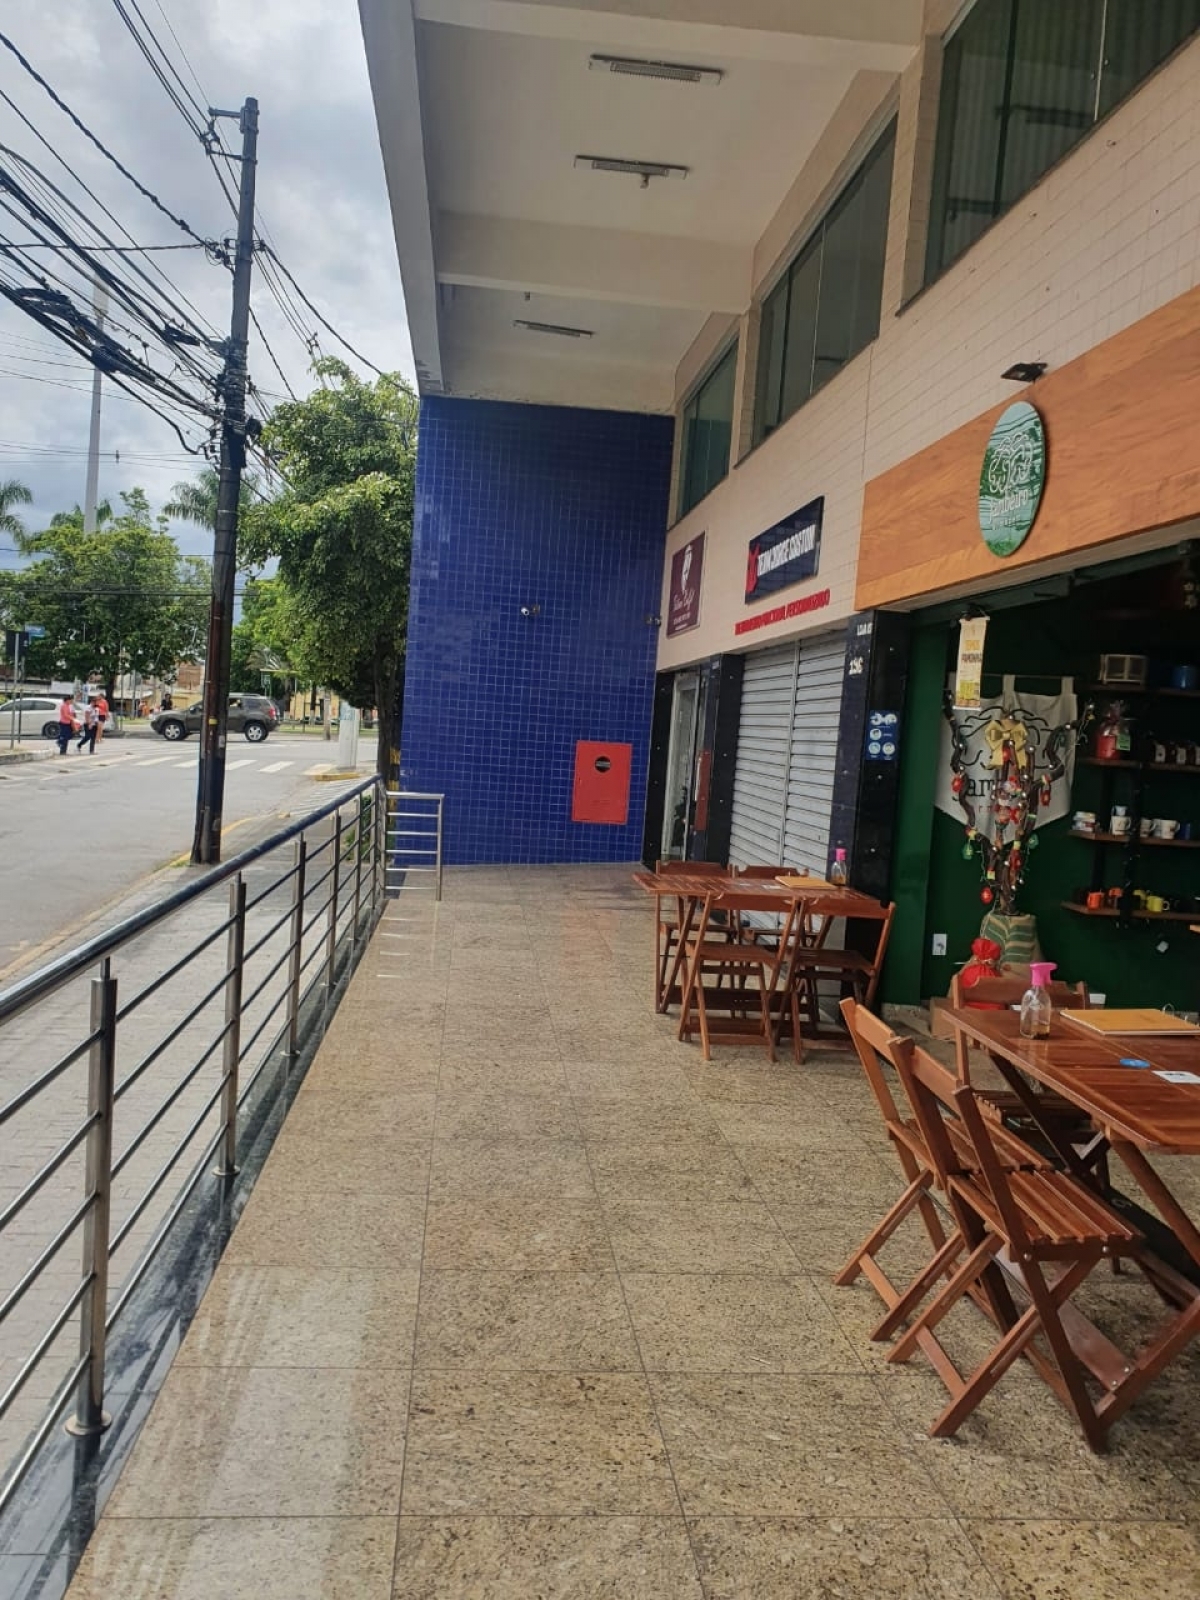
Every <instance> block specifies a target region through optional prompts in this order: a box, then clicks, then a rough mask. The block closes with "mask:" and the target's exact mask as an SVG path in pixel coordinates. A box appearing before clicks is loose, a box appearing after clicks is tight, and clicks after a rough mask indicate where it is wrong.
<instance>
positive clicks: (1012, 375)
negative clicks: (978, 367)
mask: <svg viewBox="0 0 1200 1600" xmlns="http://www.w3.org/2000/svg"><path fill="white" fill-rule="evenodd" d="M1045 375H1046V363H1045V362H1044V361H1014V362H1013V364H1012V366H1011V367H1009V368H1008V370H1007V372H1002V373H1001V374H1000V376H1001V377H1002V378H1007V379H1008V380H1009V382H1010V383H1036V382H1037V381H1038V379H1039V378H1044V377H1045Z"/></svg>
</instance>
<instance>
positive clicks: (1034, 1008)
mask: <svg viewBox="0 0 1200 1600" xmlns="http://www.w3.org/2000/svg"><path fill="white" fill-rule="evenodd" d="M1056 965H1057V963H1055V962H1053V961H1033V962H1031V963H1030V966H1029V973H1030V980H1029V987H1028V989H1026V991H1025V993H1024V995H1023V996H1022V998H1021V1037H1022V1039H1045V1038H1047V1037H1048V1035H1049V1033H1050V1017H1051V1015H1052V1014H1053V1011H1054V1007H1053V1006H1052V1005H1051V1004H1050V990H1049V988H1048V985H1049V982H1050V974H1051V973H1052V972H1053V971H1054V969H1055V966H1056Z"/></svg>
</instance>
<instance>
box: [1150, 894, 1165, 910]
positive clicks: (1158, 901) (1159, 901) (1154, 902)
mask: <svg viewBox="0 0 1200 1600" xmlns="http://www.w3.org/2000/svg"><path fill="white" fill-rule="evenodd" d="M1166 909H1167V902H1166V901H1165V900H1164V899H1163V897H1162V895H1161V894H1148V895H1147V896H1146V910H1147V911H1165V910H1166Z"/></svg>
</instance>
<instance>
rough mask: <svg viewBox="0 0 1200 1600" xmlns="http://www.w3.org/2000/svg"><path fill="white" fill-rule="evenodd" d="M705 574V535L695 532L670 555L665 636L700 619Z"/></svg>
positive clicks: (687, 628)
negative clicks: (669, 582) (669, 589)
mask: <svg viewBox="0 0 1200 1600" xmlns="http://www.w3.org/2000/svg"><path fill="white" fill-rule="evenodd" d="M703 574H704V535H703V534H702V533H698V534H697V535H696V537H695V538H694V539H689V540H688V542H687V543H686V544H685V545H684V546H683V548H682V549H680V550H676V552H675V554H674V555H673V556H672V557H671V592H670V594H669V595H668V596H667V638H668V639H671V638H673V637H674V636H675V634H677V633H687V632H688V630H689V629H691V628H695V627H697V626H698V625H699V622H700V580H701V578H702V577H703Z"/></svg>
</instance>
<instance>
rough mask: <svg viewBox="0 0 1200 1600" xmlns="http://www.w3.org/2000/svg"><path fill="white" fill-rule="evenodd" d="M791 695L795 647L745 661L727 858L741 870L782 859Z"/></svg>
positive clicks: (790, 646) (791, 645)
mask: <svg viewBox="0 0 1200 1600" xmlns="http://www.w3.org/2000/svg"><path fill="white" fill-rule="evenodd" d="M795 690H796V646H795V645H794V644H788V645H782V646H780V647H778V648H776V649H774V650H761V651H759V652H758V653H757V654H755V655H750V656H747V657H746V670H745V676H744V677H743V679H742V715H741V723H740V727H739V730H738V753H737V767H736V768H735V771H734V780H733V822H732V830H731V834H730V841H729V859H730V861H731V862H732V863H734V864H735V865H736V866H739V867H745V866H750V865H762V866H769V865H771V864H773V863H775V862H780V861H782V860H783V855H782V853H781V835H782V832H783V817H784V808H785V806H786V803H787V791H788V781H787V777H788V750H789V748H790V745H791V735H792V707H793V703H794V698H795Z"/></svg>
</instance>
